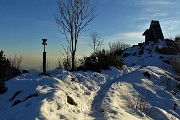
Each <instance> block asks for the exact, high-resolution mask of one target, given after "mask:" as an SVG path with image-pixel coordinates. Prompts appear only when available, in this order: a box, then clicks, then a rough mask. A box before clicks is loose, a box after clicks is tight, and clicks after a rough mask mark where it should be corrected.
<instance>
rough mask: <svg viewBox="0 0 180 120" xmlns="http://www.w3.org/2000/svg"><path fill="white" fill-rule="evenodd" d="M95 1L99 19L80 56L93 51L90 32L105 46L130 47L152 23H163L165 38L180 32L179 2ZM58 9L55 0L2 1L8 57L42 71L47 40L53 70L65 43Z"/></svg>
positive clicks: (2, 40) (1, 31)
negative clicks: (119, 44)
mask: <svg viewBox="0 0 180 120" xmlns="http://www.w3.org/2000/svg"><path fill="white" fill-rule="evenodd" d="M92 1H93V2H95V3H97V10H96V14H97V17H96V18H95V19H94V20H93V21H92V23H91V24H90V25H89V26H88V28H89V30H88V31H87V32H85V33H83V34H82V36H81V37H80V40H79V43H78V51H77V56H79V57H80V56H85V55H88V54H90V53H91V52H92V50H91V48H90V47H89V46H88V44H89V42H90V37H89V36H90V33H91V32H97V33H99V34H100V35H101V37H102V39H103V41H104V44H103V46H104V47H107V45H108V43H109V42H113V41H121V42H125V43H128V44H131V45H133V44H137V43H139V42H144V37H143V36H142V33H143V32H144V31H145V29H147V28H148V27H149V24H150V22H151V20H158V21H160V24H161V28H162V31H163V33H164V36H165V38H169V37H175V36H177V35H179V33H180V32H179V31H180V27H179V26H180V21H179V19H180V8H179V6H178V5H179V4H180V1H179V0H173V1H172V0H126V1H124V0H113V1H112V0H98V1H97V0H92ZM56 10H57V3H56V0H51V1H49V0H38V1H37V0H18V1H10V0H1V1H0V50H3V51H4V52H5V55H6V56H7V57H12V56H14V55H15V54H17V55H19V56H23V58H24V59H23V67H25V68H28V69H32V68H33V69H39V68H40V66H41V63H42V52H43V46H42V44H41V43H42V39H43V38H47V39H48V41H47V43H48V45H47V46H46V48H47V59H48V60H49V61H50V62H51V67H52V68H54V67H55V64H56V62H57V59H58V58H59V57H60V55H61V53H60V50H61V45H62V44H64V43H65V42H66V40H65V38H64V36H63V35H62V34H61V33H60V32H59V31H58V26H57V24H56V22H55V19H54V17H53V13H55V12H56Z"/></svg>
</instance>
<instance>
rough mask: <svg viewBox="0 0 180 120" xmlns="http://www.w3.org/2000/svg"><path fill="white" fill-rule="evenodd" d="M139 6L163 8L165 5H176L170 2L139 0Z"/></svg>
mask: <svg viewBox="0 0 180 120" xmlns="http://www.w3.org/2000/svg"><path fill="white" fill-rule="evenodd" d="M138 4H139V5H159V6H165V5H174V4H176V2H175V1H171V0H141V2H139V3H138Z"/></svg>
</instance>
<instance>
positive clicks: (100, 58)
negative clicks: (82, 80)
mask: <svg viewBox="0 0 180 120" xmlns="http://www.w3.org/2000/svg"><path fill="white" fill-rule="evenodd" d="M80 61H81V65H80V66H79V67H78V68H77V70H83V71H87V70H91V71H96V72H100V71H101V70H108V69H110V68H109V67H110V66H115V67H117V68H121V67H122V61H121V60H119V58H118V57H117V55H115V54H113V53H111V52H109V51H106V50H100V51H97V52H96V53H93V54H92V55H90V56H89V57H84V58H83V59H81V60H80Z"/></svg>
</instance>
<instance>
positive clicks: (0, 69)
mask: <svg viewBox="0 0 180 120" xmlns="http://www.w3.org/2000/svg"><path fill="white" fill-rule="evenodd" d="M15 59H17V57H16V58H14V60H15ZM21 61H22V60H21ZM20 63H21V62H20ZM20 63H18V68H16V67H14V65H16V64H13V62H11V59H10V60H9V59H7V58H6V56H5V55H4V52H3V51H0V76H1V78H0V83H2V82H4V81H5V80H8V79H10V78H12V77H14V76H16V75H19V74H21V72H20V70H19V66H20Z"/></svg>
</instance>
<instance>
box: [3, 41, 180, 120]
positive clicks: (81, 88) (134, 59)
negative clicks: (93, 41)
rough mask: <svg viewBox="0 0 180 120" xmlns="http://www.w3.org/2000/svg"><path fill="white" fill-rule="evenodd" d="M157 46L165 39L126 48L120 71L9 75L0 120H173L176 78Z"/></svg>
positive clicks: (177, 104)
mask: <svg viewBox="0 0 180 120" xmlns="http://www.w3.org/2000/svg"><path fill="white" fill-rule="evenodd" d="M160 45H161V46H166V43H165V41H160V42H159V43H158V44H155V43H150V44H148V45H145V44H144V45H142V46H134V47H131V48H128V49H127V50H125V51H124V52H123V54H122V56H121V57H122V58H123V60H124V62H125V63H126V65H124V66H123V68H122V69H121V70H118V69H116V68H114V67H111V70H107V71H102V72H101V73H96V72H90V71H88V72H82V71H76V72H67V71H63V70H54V71H49V72H50V74H51V76H50V77H46V76H38V74H39V73H33V74H32V73H28V74H22V75H20V76H18V77H15V78H13V79H11V80H9V81H7V82H6V87H7V88H8V91H7V92H6V93H4V94H1V95H0V106H1V107H0V120H24V119H26V120H35V119H36V120H60V119H65V120H94V119H97V120H106V119H107V120H112V119H113V120H114V119H117V120H178V119H180V91H178V89H177V88H176V85H177V84H178V82H177V81H176V80H175V79H174V78H175V77H176V75H175V74H173V69H172V67H171V66H170V65H168V64H167V62H166V63H165V62H163V61H167V60H169V59H171V58H172V57H175V55H174V56H171V55H162V54H159V53H157V52H156V51H155V48H156V46H160ZM142 51H143V52H142ZM145 73H146V74H145ZM147 73H148V74H147ZM175 93H176V94H175Z"/></svg>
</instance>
